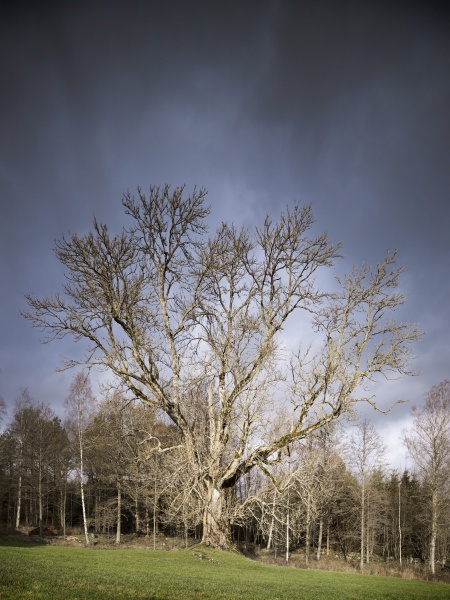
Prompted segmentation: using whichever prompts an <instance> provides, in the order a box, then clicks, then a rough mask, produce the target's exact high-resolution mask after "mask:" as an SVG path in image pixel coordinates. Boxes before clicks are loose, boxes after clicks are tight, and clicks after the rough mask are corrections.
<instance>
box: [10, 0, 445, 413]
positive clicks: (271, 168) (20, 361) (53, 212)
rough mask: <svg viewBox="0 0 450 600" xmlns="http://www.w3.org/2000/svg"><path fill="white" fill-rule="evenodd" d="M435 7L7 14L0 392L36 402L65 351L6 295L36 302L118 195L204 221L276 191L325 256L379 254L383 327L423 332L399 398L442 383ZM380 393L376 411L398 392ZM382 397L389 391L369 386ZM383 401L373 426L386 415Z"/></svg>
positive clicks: (440, 96)
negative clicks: (385, 308) (388, 304)
mask: <svg viewBox="0 0 450 600" xmlns="http://www.w3.org/2000/svg"><path fill="white" fill-rule="evenodd" d="M449 23H450V21H449V19H448V12H447V10H446V8H445V5H444V4H440V3H437V2H434V3H433V2H428V3H425V2H423V3H422V2H416V3H414V2H409V3H401V2H399V3H395V4H394V3H383V2H379V3H373V2H371V3H366V2H344V3H334V2H327V1H319V2H315V3H313V4H312V3H306V2H289V1H278V2H277V1H273V2H271V1H258V2H256V1H248V2H227V3H224V4H223V5H221V6H220V7H218V6H217V5H216V3H211V2H152V3H148V2H139V1H135V2H128V3H125V2H120V1H113V2H96V3H87V2H80V3H76V4H74V5H70V6H69V5H64V4H61V3H48V4H47V5H42V4H40V5H35V4H32V5H31V4H28V3H25V2H23V3H16V4H14V5H11V6H10V7H9V9H8V11H7V12H6V16H5V19H4V20H3V22H2V24H1V25H0V27H1V30H0V34H1V39H0V69H1V78H2V86H3V93H2V95H1V100H0V102H1V106H0V127H1V132H2V143H1V146H0V198H1V207H2V213H1V220H0V251H1V259H0V278H1V282H2V286H1V291H0V302H1V306H2V311H1V315H0V331H1V347H0V368H1V369H2V373H1V374H0V393H2V394H3V396H5V398H6V399H7V400H8V401H9V402H10V403H11V402H12V400H13V398H14V396H15V395H17V393H18V390H19V389H20V387H21V386H23V385H28V386H29V387H30V390H31V393H32V394H33V395H34V396H35V397H37V398H39V399H42V400H46V401H49V402H51V403H52V404H53V405H54V406H55V407H58V406H59V405H60V404H61V401H62V399H63V397H64V395H65V394H66V393H67V389H68V386H69V382H70V376H71V375H70V374H65V375H56V374H54V372H53V368H54V367H55V366H56V365H57V364H58V362H59V357H60V354H62V353H63V354H64V353H66V354H69V353H71V352H73V351H78V350H77V349H75V348H73V347H72V346H71V345H70V344H62V345H58V344H54V345H51V346H44V347H42V346H40V344H39V342H38V339H39V336H38V334H37V332H35V331H33V330H31V329H30V327H29V325H28V324H27V323H25V322H24V321H23V319H22V318H21V317H20V316H19V309H20V308H23V307H24V301H23V294H24V293H25V292H28V291H31V292H35V293H37V294H47V293H50V292H53V291H56V290H57V289H58V288H59V287H60V285H61V282H62V279H63V273H62V269H61V267H60V266H59V265H58V264H57V262H56V259H55V258H54V257H53V254H52V247H53V243H54V240H55V239H56V238H58V237H60V236H61V235H62V234H63V233H65V232H67V231H69V230H70V231H76V232H79V233H83V232H85V231H87V230H88V229H89V228H90V224H91V222H92V217H93V215H94V214H95V215H97V216H98V217H99V218H100V219H101V220H104V221H107V222H108V223H111V224H112V226H113V227H116V228H118V227H120V226H121V224H122V223H123V218H122V212H121V206H120V198H121V195H122V193H123V192H124V191H126V189H128V188H130V189H133V188H135V187H136V186H137V185H142V186H143V187H147V186H148V185H149V184H151V183H156V184H160V183H164V182H166V181H168V182H171V183H173V184H174V185H175V184H180V183H183V182H185V183H186V184H187V185H188V186H192V185H193V184H195V183H196V184H198V185H204V186H206V187H207V188H208V189H209V191H210V194H209V197H208V198H209V201H210V202H211V203H212V205H213V218H212V221H211V224H212V226H214V223H215V222H220V221H221V220H226V219H233V220H234V221H236V222H238V223H239V222H246V223H256V222H259V221H260V220H261V219H262V218H263V216H264V214H265V213H267V212H269V213H272V214H274V215H275V214H277V213H278V212H279V211H280V209H281V208H283V207H284V206H285V205H286V204H287V203H292V202H293V201H294V200H299V201H305V202H312V203H313V206H314V212H315V214H316V216H317V221H318V229H327V230H328V231H329V233H330V236H331V238H332V239H333V240H334V241H339V240H343V241H344V243H345V251H346V255H347V256H346V260H345V265H346V266H349V265H351V264H352V263H353V262H357V263H359V262H361V261H362V260H366V261H369V262H373V261H376V260H377V259H380V258H382V256H383V254H384V252H385V251H386V249H388V248H390V249H394V248H397V247H398V248H399V251H400V260H401V262H402V264H404V265H405V266H406V267H407V273H406V275H405V278H404V280H403V286H404V290H405V292H406V293H407V294H408V296H409V298H408V304H407V305H406V306H405V309H404V311H402V315H400V316H402V317H404V318H408V319H409V320H412V321H418V322H420V323H421V324H422V327H423V328H424V329H426V330H427V331H428V335H427V336H426V337H425V338H424V340H423V341H422V342H421V343H420V344H419V346H418V352H419V353H420V359H419V360H418V368H420V369H421V370H422V375H421V376H420V377H419V378H416V379H414V380H411V381H410V382H408V383H405V384H404V386H405V388H404V389H407V391H408V393H407V395H408V396H414V395H417V397H415V398H414V400H415V401H419V400H420V399H421V397H422V396H423V391H424V390H426V389H428V388H429V387H430V386H431V385H432V384H434V383H437V382H438V381H440V380H442V379H444V378H445V377H447V376H449V375H448V356H449V350H450V348H449V344H450V343H449V342H448V340H449V339H450V335H449V333H450V331H449V329H450V324H449V308H448V307H449V300H450V283H449V281H450V278H449V255H450V247H449V244H450V242H449V240H450V237H449V235H448V231H447V229H448V222H449V217H450V209H449V207H450V203H449V202H448V190H449V189H450V170H449V169H448V157H449V151H450V148H449V146H450V113H449V111H448V107H449V105H450V80H449V78H448V73H449V70H450V69H449V67H450V41H449V40H450V36H449V33H450V31H449ZM399 385H400V388H399V387H398V386H396V387H392V388H388V387H387V386H382V388H380V390H382V394H383V397H384V396H385V401H386V402H388V401H389V399H390V398H391V397H393V395H395V394H397V392H399V390H401V389H402V388H401V385H402V384H399ZM388 389H390V390H392V391H388ZM398 411H399V409H396V411H395V413H393V414H392V415H391V417H390V419H391V421H390V422H391V423H395V421H396V420H397V419H398V420H399V421H400V420H402V419H404V418H405V411H407V409H405V408H402V409H401V412H398Z"/></svg>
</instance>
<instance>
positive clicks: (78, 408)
mask: <svg viewBox="0 0 450 600" xmlns="http://www.w3.org/2000/svg"><path fill="white" fill-rule="evenodd" d="M64 404H65V407H66V411H67V412H66V414H67V423H66V428H67V429H68V430H69V431H70V432H71V436H72V443H73V446H74V449H75V455H76V457H77V460H76V462H77V466H76V469H77V471H78V477H79V482H80V494H81V507H82V511H83V528H84V537H85V540H86V544H89V534H88V524H87V516H86V501H85V493H84V477H85V464H84V463H85V451H86V449H85V442H86V440H85V437H86V429H87V427H88V425H89V419H90V416H91V414H92V411H93V408H94V405H95V399H94V396H93V393H92V388H91V383H90V380H89V374H88V373H87V372H82V371H80V372H78V373H76V375H75V376H74V378H73V380H72V384H71V386H70V391H69V395H68V396H67V398H66V400H65V403H64Z"/></svg>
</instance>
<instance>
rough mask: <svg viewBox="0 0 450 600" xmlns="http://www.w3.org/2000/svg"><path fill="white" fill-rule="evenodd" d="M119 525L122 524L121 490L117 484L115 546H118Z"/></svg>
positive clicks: (118, 483)
mask: <svg viewBox="0 0 450 600" xmlns="http://www.w3.org/2000/svg"><path fill="white" fill-rule="evenodd" d="M121 523H122V490H121V489H120V482H117V530H116V544H120V534H121Z"/></svg>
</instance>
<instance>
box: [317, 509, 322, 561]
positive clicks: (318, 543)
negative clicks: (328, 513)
mask: <svg viewBox="0 0 450 600" xmlns="http://www.w3.org/2000/svg"><path fill="white" fill-rule="evenodd" d="M322 537H323V518H322V517H320V521H319V537H318V540H317V557H316V558H317V560H320V554H321V552H322Z"/></svg>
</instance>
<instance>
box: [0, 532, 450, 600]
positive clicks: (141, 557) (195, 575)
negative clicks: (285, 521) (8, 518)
mask: <svg viewBox="0 0 450 600" xmlns="http://www.w3.org/2000/svg"><path fill="white" fill-rule="evenodd" d="M196 552H201V553H202V554H203V556H205V557H206V558H205V559H203V560H200V559H199V558H198V557H197V556H193V553H196ZM0 598H1V599H2V600H3V599H5V600H6V599H14V600H16V599H25V598H36V599H40V598H42V599H45V600H50V599H55V600H56V599H58V600H60V599H71V600H75V599H80V600H85V599H89V600H91V599H92V600H100V599H101V600H106V599H111V600H113V599H114V600H119V599H125V598H126V599H136V598H138V599H148V600H162V599H164V600H191V599H192V600H194V599H196V600H212V599H214V600H221V599H223V600H225V599H227V600H233V599H236V600H237V599H244V600H247V599H248V600H266V599H267V600H294V599H301V600H321V599H323V600H325V599H326V600H381V599H391V600H424V599H428V598H429V599H432V600H440V599H446V600H449V599H450V586H449V585H446V584H442V583H430V582H426V581H418V580H401V579H392V578H387V577H369V576H362V575H357V574H347V573H331V572H326V571H307V570H300V569H292V568H283V567H277V566H273V565H266V564H262V563H258V562H254V561H250V560H248V559H246V558H244V557H243V556H241V555H239V554H231V553H224V552H220V551H210V550H197V549H195V548H194V549H192V548H191V549H190V550H179V551H173V552H170V551H166V552H165V551H156V552H154V551H151V550H120V549H117V550H99V549H93V548H92V549H91V548H68V547H64V546H45V545H34V544H33V545H32V544H29V543H28V544H25V543H23V542H20V541H14V540H11V539H8V538H6V536H0Z"/></svg>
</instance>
